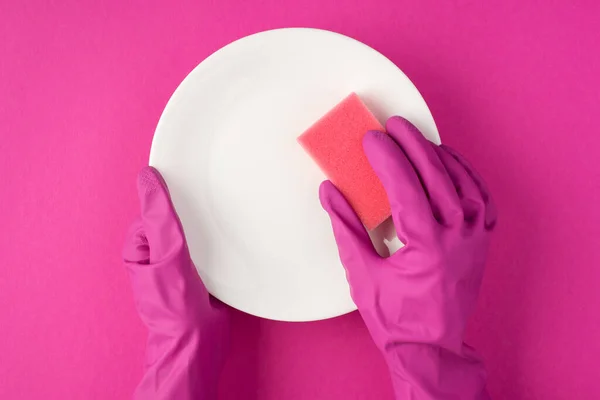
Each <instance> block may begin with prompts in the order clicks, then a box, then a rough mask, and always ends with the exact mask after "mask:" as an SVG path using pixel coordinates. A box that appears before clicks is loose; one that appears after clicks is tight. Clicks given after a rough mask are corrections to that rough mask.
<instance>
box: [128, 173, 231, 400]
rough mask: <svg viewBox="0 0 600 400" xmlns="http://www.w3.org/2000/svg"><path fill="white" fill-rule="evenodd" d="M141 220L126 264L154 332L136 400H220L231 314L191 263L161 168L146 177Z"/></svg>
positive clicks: (140, 309)
mask: <svg viewBox="0 0 600 400" xmlns="http://www.w3.org/2000/svg"><path fill="white" fill-rule="evenodd" d="M138 195H139V198H140V207H141V216H140V218H139V219H138V220H137V221H136V222H135V223H134V224H133V225H132V226H131V229H130V232H129V234H128V237H127V240H126V242H125V247H124V250H123V257H124V260H125V265H126V267H127V271H128V272H129V277H130V279H131V285H132V288H133V295H134V299H135V304H136V307H137V310H138V313H139V315H140V318H141V319H142V321H143V323H144V324H145V325H146V327H147V328H148V343H147V348H146V361H145V368H144V369H145V371H144V376H143V378H142V381H141V382H140V384H139V385H138V387H137V389H136V391H135V395H134V398H135V399H140V400H141V399H144V400H150V399H151V400H170V399H173V400H213V399H216V398H217V386H218V380H219V375H220V372H221V369H222V366H223V363H224V361H225V355H226V349H227V346H228V342H229V334H230V326H229V322H230V321H229V310H228V309H227V308H226V306H225V305H223V304H222V303H219V302H218V301H217V300H215V299H214V298H212V297H211V296H210V295H209V294H208V292H207V291H206V288H205V287H204V284H203V283H202V281H201V280H200V277H199V276H198V273H197V272H196V268H195V267H194V264H193V263H192V260H191V258H190V253H189V251H188V248H187V243H186V240H185V236H184V234H183V230H182V228H181V224H180V222H179V218H178V217H177V214H176V213H175V210H174V208H173V205H172V203H171V198H170V196H169V192H168V190H167V186H166V184H165V183H164V181H163V179H162V177H161V176H160V174H159V173H158V171H156V170H155V169H154V168H151V167H147V168H144V169H143V170H142V171H141V172H140V174H139V176H138Z"/></svg>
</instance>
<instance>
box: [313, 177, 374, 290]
mask: <svg viewBox="0 0 600 400" xmlns="http://www.w3.org/2000/svg"><path fill="white" fill-rule="evenodd" d="M319 200H320V201H321V206H322V207H323V209H324V210H325V211H327V214H329V218H330V219H331V225H332V227H333V235H334V236H335V241H336V243H337V245H338V251H339V253H340V259H341V261H342V264H343V265H344V267H345V268H346V273H347V276H348V280H349V281H350V283H352V282H353V281H356V280H359V279H360V277H361V276H365V275H364V274H365V273H366V272H367V271H366V270H365V268H367V266H368V265H370V264H371V262H370V261H371V260H374V259H376V258H378V257H379V255H378V254H377V252H376V251H375V248H374V247H373V243H372V242H371V239H370V237H369V234H368V233H367V230H366V229H365V227H364V225H363V224H362V222H361V221H360V219H359V218H358V216H357V215H356V213H355V212H354V210H353V209H352V207H351V206H350V204H348V201H346V199H345V198H344V196H343V195H342V194H341V193H340V191H339V190H338V189H337V188H336V187H335V186H334V185H333V183H331V182H330V181H325V182H323V183H322V184H321V187H320V188H319Z"/></svg>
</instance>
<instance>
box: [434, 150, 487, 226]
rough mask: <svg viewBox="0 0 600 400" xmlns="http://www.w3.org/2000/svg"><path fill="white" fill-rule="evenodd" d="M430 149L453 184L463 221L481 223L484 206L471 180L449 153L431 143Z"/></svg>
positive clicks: (479, 193) (483, 215)
mask: <svg viewBox="0 0 600 400" xmlns="http://www.w3.org/2000/svg"><path fill="white" fill-rule="evenodd" d="M431 148H432V149H433V150H434V151H435V152H436V153H437V155H438V157H439V159H440V161H441V162H442V164H444V167H445V168H446V171H448V175H450V179H452V182H453V183H454V187H455V190H456V193H457V194H458V197H459V198H460V202H461V205H462V209H463V214H464V221H466V222H467V223H468V224H473V225H478V224H479V223H483V222H484V218H485V209H486V206H485V202H484V201H483V198H482V197H481V192H480V191H479V189H478V188H477V185H476V184H475V182H474V181H473V179H471V177H470V176H469V174H468V173H467V171H466V170H465V169H464V168H463V166H462V165H461V164H460V163H459V162H458V161H457V160H456V159H455V158H454V157H453V156H452V155H451V154H450V153H448V152H446V151H445V150H444V149H442V148H441V147H439V146H436V145H435V144H433V143H431Z"/></svg>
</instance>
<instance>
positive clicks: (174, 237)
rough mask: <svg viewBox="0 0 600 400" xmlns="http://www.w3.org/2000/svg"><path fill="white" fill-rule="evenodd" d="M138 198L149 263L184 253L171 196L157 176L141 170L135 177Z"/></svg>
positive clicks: (154, 173)
mask: <svg viewBox="0 0 600 400" xmlns="http://www.w3.org/2000/svg"><path fill="white" fill-rule="evenodd" d="M138 196H139V198H140V207H141V215H142V225H143V227H144V233H145V235H146V238H147V240H148V245H149V248H150V263H152V264H155V263H157V262H160V261H162V260H165V259H168V258H169V257H171V256H173V255H174V254H175V253H177V252H180V251H185V249H186V248H185V237H184V235H183V230H182V228H181V223H180V222H179V217H177V213H176V212H175V209H174V208H173V204H172V203H171V196H170V195H169V191H168V189H167V185H166V183H165V182H164V180H163V178H162V176H161V175H160V173H159V172H158V171H157V170H156V169H154V168H152V167H145V168H143V169H142V170H141V171H140V173H139V175H138Z"/></svg>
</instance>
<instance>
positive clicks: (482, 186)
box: [440, 144, 498, 230]
mask: <svg viewBox="0 0 600 400" xmlns="http://www.w3.org/2000/svg"><path fill="white" fill-rule="evenodd" d="M440 147H441V148H442V149H444V150H445V151H447V152H448V153H450V154H451V155H452V156H453V157H454V158H455V159H456V161H458V162H459V163H460V164H461V165H462V166H463V168H464V169H465V171H467V173H468V174H469V176H470V177H471V179H472V180H473V182H475V185H477V188H478V189H479V192H480V193H481V198H482V199H483V201H484V202H485V206H486V207H485V227H486V228H487V229H490V230H491V229H494V226H496V221H497V219H498V211H497V209H496V204H495V203H494V199H493V198H492V195H491V193H490V191H489V189H488V187H487V184H486V183H485V181H484V180H483V178H482V177H481V175H479V173H478V172H477V171H476V170H475V168H473V166H472V165H471V163H469V162H468V161H467V160H466V159H465V158H464V157H463V156H462V155H461V154H460V153H459V152H457V151H456V150H454V149H453V148H451V147H449V146H446V145H444V144H443V145H441V146H440Z"/></svg>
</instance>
